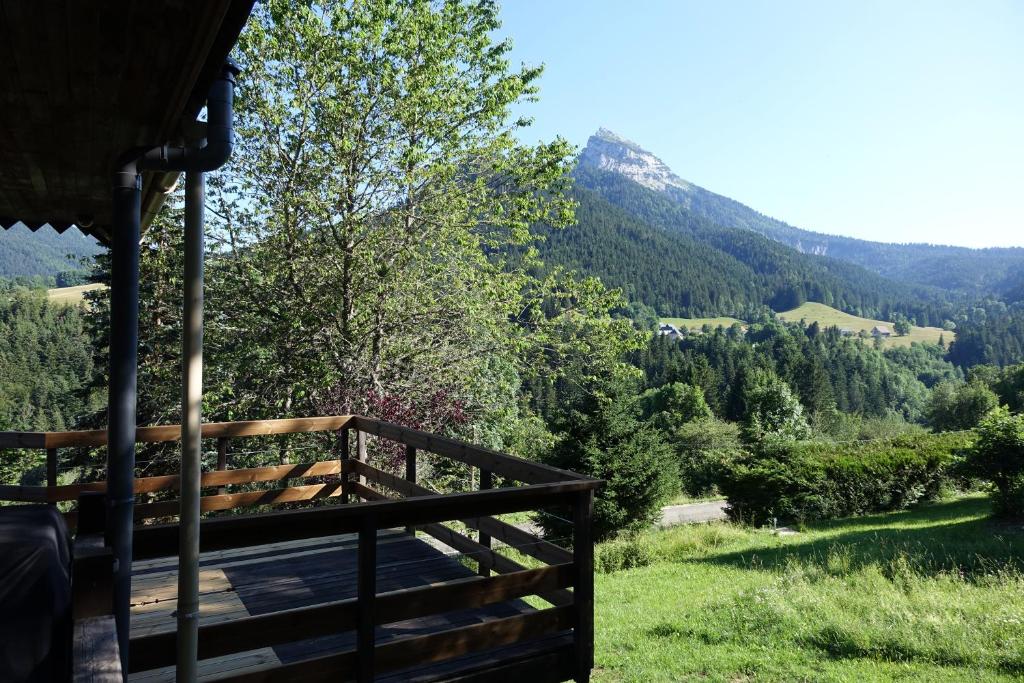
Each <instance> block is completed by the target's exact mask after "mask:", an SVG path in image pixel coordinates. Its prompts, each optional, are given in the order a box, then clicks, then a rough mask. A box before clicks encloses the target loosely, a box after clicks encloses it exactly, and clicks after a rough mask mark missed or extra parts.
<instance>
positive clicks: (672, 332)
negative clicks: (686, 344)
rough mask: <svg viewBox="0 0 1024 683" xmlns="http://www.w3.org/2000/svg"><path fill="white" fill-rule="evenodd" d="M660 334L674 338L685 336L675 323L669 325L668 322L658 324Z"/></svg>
mask: <svg viewBox="0 0 1024 683" xmlns="http://www.w3.org/2000/svg"><path fill="white" fill-rule="evenodd" d="M658 334H659V335H660V336H662V337H668V338H669V339H672V340H676V339H682V338H683V333H682V332H680V331H679V328H678V327H676V326H675V325H669V324H668V323H662V324H661V325H660V326H658Z"/></svg>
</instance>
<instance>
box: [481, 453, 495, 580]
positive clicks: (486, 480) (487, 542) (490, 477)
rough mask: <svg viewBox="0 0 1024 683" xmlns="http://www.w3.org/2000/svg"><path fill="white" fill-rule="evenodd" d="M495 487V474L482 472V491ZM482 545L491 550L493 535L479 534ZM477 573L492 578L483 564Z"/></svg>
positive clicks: (488, 471) (489, 571)
mask: <svg viewBox="0 0 1024 683" xmlns="http://www.w3.org/2000/svg"><path fill="white" fill-rule="evenodd" d="M493 486H494V473H493V472H491V471H490V470H485V469H481V470H480V490H481V491H485V490H487V489H490V488H492V487H493ZM479 536H480V538H479V540H480V545H482V546H484V547H486V548H488V549H490V547H491V535H490V534H485V533H484V532H483V531H481V532H480V534H479ZM477 573H478V574H479V575H480V576H490V575H491V570H490V569H488V568H487V567H486V566H485V565H484V564H483V563H479V562H478V563H477Z"/></svg>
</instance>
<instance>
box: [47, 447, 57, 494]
mask: <svg viewBox="0 0 1024 683" xmlns="http://www.w3.org/2000/svg"><path fill="white" fill-rule="evenodd" d="M46 485H47V486H50V487H53V486H56V485H57V449H56V448H47V449H46Z"/></svg>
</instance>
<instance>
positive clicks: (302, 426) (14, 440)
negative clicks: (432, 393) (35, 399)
mask: <svg viewBox="0 0 1024 683" xmlns="http://www.w3.org/2000/svg"><path fill="white" fill-rule="evenodd" d="M351 420H352V416H351V415H333V416H328V417H297V418H290V419H282V420H249V421H244V422H209V423H207V424H204V425H203V428H202V435H203V438H204V439H217V438H222V437H239V436H267V435H271V434H299V433H307V432H327V431H335V430H338V429H341V428H342V427H344V426H346V425H348V424H349V422H350V421H351ZM180 438H181V425H158V426H154V427H139V428H138V429H137V430H136V431H135V441H136V442H137V443H163V442H166V441H177V440H179V439H180ZM106 444H107V430H105V429H92V430H87V431H77V432H0V450H2V449H7V448H94V447H96V446H105V445H106Z"/></svg>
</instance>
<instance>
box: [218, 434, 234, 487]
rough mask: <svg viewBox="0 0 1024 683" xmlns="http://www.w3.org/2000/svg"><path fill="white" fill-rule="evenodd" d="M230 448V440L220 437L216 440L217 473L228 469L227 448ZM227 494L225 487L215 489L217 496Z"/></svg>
mask: <svg viewBox="0 0 1024 683" xmlns="http://www.w3.org/2000/svg"><path fill="white" fill-rule="evenodd" d="M230 446H231V438H230V437H227V436H222V437H220V438H219V439H217V471H218V472H223V471H224V470H226V469H227V468H228V448H229V447H230ZM227 492H228V488H227V487H226V486H221V487H220V488H219V489H217V493H218V494H219V495H222V496H223V495H224V494H226V493H227Z"/></svg>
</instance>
